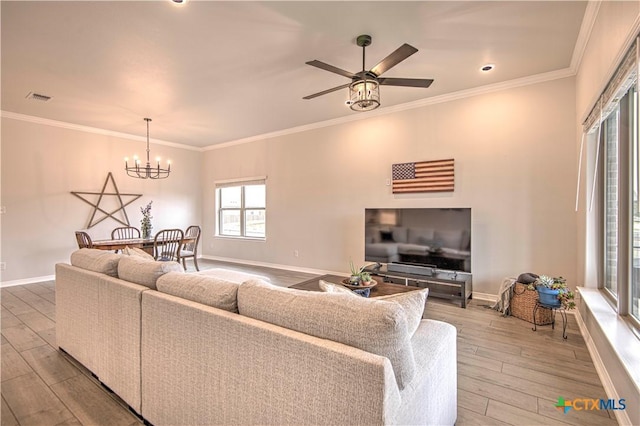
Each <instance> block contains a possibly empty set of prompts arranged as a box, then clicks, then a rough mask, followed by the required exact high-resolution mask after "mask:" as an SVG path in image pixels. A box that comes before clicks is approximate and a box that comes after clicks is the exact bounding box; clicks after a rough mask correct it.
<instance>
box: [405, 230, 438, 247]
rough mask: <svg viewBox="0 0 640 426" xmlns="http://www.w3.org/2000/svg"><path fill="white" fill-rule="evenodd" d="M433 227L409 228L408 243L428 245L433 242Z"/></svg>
mask: <svg viewBox="0 0 640 426" xmlns="http://www.w3.org/2000/svg"><path fill="white" fill-rule="evenodd" d="M433 240H434V233H433V229H428V228H409V244H420V245H422V246H430V245H432V244H433Z"/></svg>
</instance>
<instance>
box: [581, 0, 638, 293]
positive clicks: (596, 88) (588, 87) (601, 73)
mask: <svg viewBox="0 0 640 426" xmlns="http://www.w3.org/2000/svg"><path fill="white" fill-rule="evenodd" d="M639 16H640V3H639V2H602V3H601V4H600V8H599V9H598V15H597V18H596V21H595V23H594V26H593V29H592V31H591V35H590V37H589V41H588V43H587V46H586V48H585V52H584V55H583V57H582V62H581V63H580V68H579V69H578V73H577V75H576V112H577V121H576V129H577V131H576V134H577V137H576V146H577V147H578V149H577V152H579V146H580V142H581V132H582V121H583V120H584V119H586V117H587V115H588V114H589V112H590V111H591V109H592V108H593V106H594V105H595V103H596V101H597V99H598V97H599V96H600V94H601V93H602V91H603V90H604V88H605V86H606V84H607V83H608V81H609V79H610V78H611V76H612V75H613V73H614V71H615V69H616V68H617V67H618V64H619V62H620V60H621V59H622V55H624V53H625V52H626V50H627V49H628V45H629V44H630V42H631V41H632V39H633V38H634V37H635V36H636V35H637V31H638V17H639ZM595 140H596V137H595V135H593V134H592V135H591V136H590V137H589V138H585V149H584V152H583V157H582V161H583V173H582V176H581V180H580V189H581V191H580V194H579V205H578V215H577V217H578V234H577V237H578V241H577V244H578V282H580V283H581V284H580V285H584V286H587V287H593V288H595V287H597V280H598V276H597V275H598V268H597V267H596V265H597V264H598V256H599V255H600V252H599V250H598V242H599V238H598V237H599V236H598V235H597V233H598V232H599V227H598V222H599V220H598V212H597V209H596V208H595V206H596V205H597V204H594V208H593V209H592V211H591V212H589V204H590V203H591V188H592V186H593V173H594V171H595V170H594V163H595V157H596V143H595ZM578 160H579V155H576V160H575V161H576V163H577V162H578Z"/></svg>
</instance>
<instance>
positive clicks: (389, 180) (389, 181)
mask: <svg viewBox="0 0 640 426" xmlns="http://www.w3.org/2000/svg"><path fill="white" fill-rule="evenodd" d="M390 185H391V179H389V178H387V186H390Z"/></svg>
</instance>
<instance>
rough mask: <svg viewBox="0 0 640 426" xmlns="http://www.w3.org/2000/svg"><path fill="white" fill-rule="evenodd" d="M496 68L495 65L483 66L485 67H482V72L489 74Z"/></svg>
mask: <svg viewBox="0 0 640 426" xmlns="http://www.w3.org/2000/svg"><path fill="white" fill-rule="evenodd" d="M495 67H496V66H495V65H494V64H486V65H483V66H482V68H480V71H482V72H489V71H491V70H492V69H494V68H495Z"/></svg>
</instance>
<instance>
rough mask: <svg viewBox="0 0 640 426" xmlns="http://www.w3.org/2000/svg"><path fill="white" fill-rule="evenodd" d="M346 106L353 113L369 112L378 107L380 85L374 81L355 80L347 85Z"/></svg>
mask: <svg viewBox="0 0 640 426" xmlns="http://www.w3.org/2000/svg"><path fill="white" fill-rule="evenodd" d="M347 105H349V108H351V109H352V110H354V111H371V110H373V109H376V108H378V107H379V106H380V85H379V84H378V82H377V81H375V80H368V79H362V80H356V81H354V82H353V83H351V84H350V85H349V100H348V101H347Z"/></svg>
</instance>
